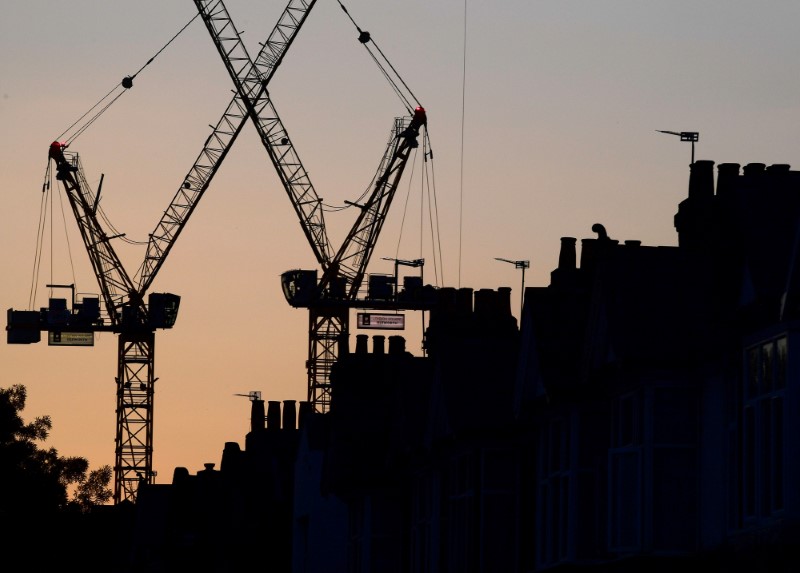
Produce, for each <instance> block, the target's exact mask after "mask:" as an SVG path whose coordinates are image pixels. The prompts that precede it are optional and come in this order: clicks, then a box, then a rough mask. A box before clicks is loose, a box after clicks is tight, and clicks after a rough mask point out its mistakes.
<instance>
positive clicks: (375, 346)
mask: <svg viewBox="0 0 800 573" xmlns="http://www.w3.org/2000/svg"><path fill="white" fill-rule="evenodd" d="M385 340H386V337H385V336H383V335H382V334H376V335H375V336H373V337H372V353H373V354H385V349H384V342H385Z"/></svg>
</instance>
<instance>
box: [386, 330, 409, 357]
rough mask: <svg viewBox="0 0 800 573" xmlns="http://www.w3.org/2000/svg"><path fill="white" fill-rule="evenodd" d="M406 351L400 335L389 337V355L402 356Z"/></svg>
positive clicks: (403, 339) (403, 340)
mask: <svg viewBox="0 0 800 573" xmlns="http://www.w3.org/2000/svg"><path fill="white" fill-rule="evenodd" d="M405 351H406V339H405V338H403V337H402V336H400V335H397V336H390V337H389V354H391V355H392V356H402V355H403V354H405Z"/></svg>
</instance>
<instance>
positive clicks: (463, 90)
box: [458, 0, 467, 287]
mask: <svg viewBox="0 0 800 573" xmlns="http://www.w3.org/2000/svg"><path fill="white" fill-rule="evenodd" d="M461 60H462V68H461V158H460V167H459V171H460V172H459V183H458V186H459V198H458V286H459V287H461V252H462V245H463V229H464V123H465V119H464V118H465V115H466V113H465V110H466V93H467V0H464V45H463V48H462V57H461Z"/></svg>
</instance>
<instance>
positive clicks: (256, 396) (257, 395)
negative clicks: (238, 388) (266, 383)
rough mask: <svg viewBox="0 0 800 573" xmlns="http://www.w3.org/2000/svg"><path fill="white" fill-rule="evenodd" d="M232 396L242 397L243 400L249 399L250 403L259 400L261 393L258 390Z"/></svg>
mask: <svg viewBox="0 0 800 573" xmlns="http://www.w3.org/2000/svg"><path fill="white" fill-rule="evenodd" d="M234 396H244V397H245V398H250V401H251V402H252V401H253V400H261V392H259V391H258V390H251V391H250V392H248V393H247V394H234Z"/></svg>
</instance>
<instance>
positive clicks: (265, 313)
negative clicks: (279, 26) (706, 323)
mask: <svg viewBox="0 0 800 573" xmlns="http://www.w3.org/2000/svg"><path fill="white" fill-rule="evenodd" d="M226 5H227V7H228V9H229V11H230V13H231V15H232V17H233V19H234V21H235V22H236V24H237V26H238V27H239V29H240V30H244V36H243V39H244V41H245V43H246V45H247V46H248V48H249V49H250V52H251V53H255V52H256V51H257V50H258V45H257V44H258V42H259V41H261V40H263V39H264V38H266V36H267V35H268V33H269V31H270V30H271V29H272V27H273V25H274V23H275V22H276V21H277V18H278V16H279V14H280V12H281V11H282V10H283V8H284V6H285V4H284V2H283V1H282V0H276V1H272V0H270V1H260V2H256V1H254V0H228V1H227V2H226ZM345 5H346V6H347V7H348V9H349V11H350V13H351V15H352V16H353V17H354V18H355V19H356V21H357V22H358V24H359V25H360V26H361V28H363V29H365V30H368V31H370V32H371V34H372V36H373V38H374V39H375V40H376V42H377V44H378V45H379V46H380V48H381V49H382V50H383V52H384V53H385V54H387V56H388V57H389V58H390V60H391V61H392V64H393V65H394V66H395V68H396V69H397V70H398V71H399V72H400V73H401V75H402V76H403V78H404V79H405V81H406V83H407V84H408V85H409V86H410V87H411V89H412V90H413V91H414V93H415V94H416V95H417V97H419V99H420V100H421V102H422V104H423V105H424V106H425V107H426V109H427V110H428V116H429V129H430V136H431V141H432V145H433V151H434V173H435V183H436V200H437V206H438V216H439V217H438V220H439V227H438V232H439V235H440V237H441V251H442V260H441V264H439V265H434V258H433V253H432V251H431V250H430V247H431V241H430V238H429V234H430V229H429V228H427V227H422V231H421V230H420V229H421V227H420V220H421V219H422V220H423V221H425V222H427V221H428V216H427V214H426V213H421V211H422V210H421V208H420V194H421V187H420V184H419V182H418V180H413V179H412V180H411V184H410V185H409V184H408V183H409V178H408V177H406V178H405V179H404V184H401V190H400V191H399V194H398V198H397V199H396V200H395V203H394V204H393V210H392V212H391V213H390V216H389V220H388V221H387V224H386V226H385V228H384V232H383V234H382V236H381V240H380V242H379V244H378V247H377V248H376V250H375V253H374V256H373V262H372V265H371V268H370V270H371V271H372V272H379V273H391V272H392V270H393V268H392V263H390V262H387V261H383V260H382V257H399V258H403V259H412V258H418V257H424V258H425V259H426V266H425V277H426V279H428V280H427V281H426V282H437V283H438V285H439V286H442V285H444V286H464V287H472V288H475V289H478V288H497V287H499V286H510V287H512V289H513V291H512V302H513V312H514V314H515V315H518V312H519V310H518V300H519V298H518V297H519V288H520V278H521V277H520V273H519V271H518V270H515V269H514V267H513V266H512V265H509V264H506V263H502V262H498V261H495V260H494V258H495V257H503V258H508V259H515V260H516V259H527V260H530V264H531V268H530V270H529V271H528V272H527V274H526V285H530V286H533V285H537V286H544V285H546V284H548V281H549V273H550V271H551V270H552V269H553V268H554V267H555V266H556V263H557V259H558V249H559V239H560V237H562V236H572V237H577V238H578V239H581V238H587V237H593V236H595V235H594V234H593V233H592V232H591V226H592V224H593V223H597V222H599V223H603V224H604V225H605V226H606V229H607V230H608V233H609V235H610V236H611V237H612V238H614V239H619V240H627V239H638V240H641V241H642V243H643V244H645V245H675V244H676V243H677V236H676V234H675V230H674V227H673V216H674V214H675V212H676V210H677V205H678V203H679V202H680V201H681V200H682V199H683V198H684V197H685V196H686V191H687V182H688V173H689V170H688V165H689V162H690V154H691V146H690V145H689V144H687V143H681V142H680V141H679V139H678V138H677V137H674V136H671V135H665V134H660V133H657V132H656V130H659V129H663V130H673V131H698V132H700V140H699V142H698V143H697V147H696V157H697V158H698V159H711V160H714V161H716V162H718V163H722V162H736V163H741V164H746V163H751V162H762V163H767V164H771V163H788V164H793V163H799V162H800V161H798V157H800V137H798V132H797V120H798V117H799V116H800V113H798V112H800V109H798V108H799V106H798V102H799V101H800V85H799V84H800V79H798V78H800V75H798V73H797V70H796V66H797V64H796V60H797V54H798V53H799V52H800V50H798V48H800V39H798V36H797V33H796V26H797V22H798V21H800V3H797V2H796V1H789V0H786V1H771V2H768V3H757V2H745V1H734V0H724V1H723V0H693V1H685V0H670V1H669V2H667V1H660V2H656V1H646V0H627V1H623V0H619V1H610V0H609V1H602V0H558V1H557V0H543V1H537V0H491V1H489V0H482V1H478V0H467V2H466V10H465V1H464V0H425V1H423V0H348V1H347V2H345ZM194 13H195V7H194V4H193V3H192V2H190V1H188V0H183V1H178V0H170V1H169V2H164V1H163V0H138V1H137V2H120V1H108V0H104V1H100V0H91V1H90V0H73V1H71V2H59V1H54V0H47V1H45V0H28V1H26V2H11V3H8V5H7V6H4V9H3V18H2V20H0V58H1V59H0V120H2V126H3V128H2V135H3V137H2V138H0V193H2V197H3V215H4V217H3V224H2V225H0V240H2V246H3V248H2V251H1V253H2V261H1V262H0V263H1V264H2V269H3V272H2V273H1V274H0V298H1V299H2V303H3V304H4V305H5V308H14V309H17V310H23V309H25V308H27V306H28V300H29V295H30V292H31V289H32V276H33V261H34V253H35V246H36V232H37V223H38V218H39V209H40V202H41V197H42V194H41V185H42V180H43V177H44V171H45V167H46V161H47V147H48V145H49V143H50V142H51V141H52V140H53V139H54V138H55V137H56V136H58V135H59V134H60V133H61V132H62V131H63V130H64V129H66V128H67V127H68V126H69V125H70V124H71V123H72V122H73V121H75V120H76V119H77V118H78V117H79V116H80V115H81V114H83V113H84V112H85V111H86V110H87V109H89V108H90V107H91V106H92V105H93V104H94V103H95V102H96V101H97V100H98V99H100V97H102V96H103V95H104V94H105V93H106V92H108V91H109V90H110V89H111V88H112V87H113V86H114V85H116V84H117V83H118V82H119V81H120V80H121V79H122V77H124V76H126V75H129V74H133V73H134V72H136V71H137V70H138V69H139V68H141V67H142V66H143V65H144V63H145V62H146V61H147V60H148V59H149V58H150V57H151V56H153V55H154V54H155V53H156V52H157V51H158V50H159V49H160V48H161V47H162V46H163V45H164V44H165V43H166V42H167V41H168V40H169V39H170V38H171V37H172V36H173V35H174V34H175V33H176V32H177V31H178V30H179V29H180V28H181V27H182V26H183V25H184V24H185V23H186V22H188V21H189V19H190V18H191V17H192V16H193V15H194ZM465 16H466V52H465V51H464V44H465V35H464V32H465ZM356 36H357V33H356V31H355V30H354V28H353V26H352V24H351V23H350V21H349V20H347V18H346V17H345V15H344V14H343V13H342V11H341V10H340V9H339V7H338V4H337V3H336V2H335V1H334V0H318V2H317V5H316V6H315V8H314V10H313V11H312V13H311V15H310V16H309V19H308V21H307V23H306V25H305V27H304V29H303V30H301V32H300V34H299V36H298V38H297V41H296V42H295V44H294V45H293V46H292V47H291V49H290V51H289V53H288V55H287V57H286V59H285V61H284V63H283V65H282V67H281V68H280V69H279V70H278V72H277V73H276V75H275V77H274V78H273V80H272V82H271V84H270V91H271V94H272V97H273V101H274V102H275V106H276V108H277V109H278V111H279V112H280V114H281V117H282V119H283V122H284V124H285V125H286V127H287V130H288V131H289V133H290V134H291V135H292V140H293V142H294V143H295V146H296V148H297V150H298V152H299V155H300V157H301V158H302V159H303V162H304V164H305V166H306V169H307V170H308V171H309V173H310V175H311V179H312V181H313V182H314V185H315V188H316V189H317V191H318V193H319V195H320V196H321V197H323V199H324V200H325V202H326V203H330V204H342V203H343V201H344V200H345V199H350V200H354V199H355V198H356V197H358V195H360V193H361V190H362V189H363V188H364V187H365V186H366V185H367V184H368V183H369V180H370V178H371V175H372V173H373V172H374V170H375V169H376V167H377V165H378V161H379V159H380V156H381V153H382V152H383V148H384V145H385V141H386V138H387V136H388V133H389V128H390V127H391V124H392V118H393V117H394V116H395V115H402V113H403V109H402V107H401V106H400V104H399V100H397V98H396V97H395V96H394V94H393V93H392V92H391V90H390V89H389V87H388V84H387V83H386V82H385V81H384V80H383V78H382V76H381V75H380V73H379V72H378V70H377V68H376V67H375V66H374V64H373V63H372V61H371V60H370V59H369V58H368V56H367V54H366V52H365V51H364V49H363V47H362V46H361V45H360V44H358V42H357V41H356ZM464 70H465V71H466V74H465V75H464ZM462 86H464V89H463V91H462ZM231 89H232V84H231V82H230V79H229V78H228V76H227V73H226V72H225V70H224V67H223V65H222V62H221V60H220V58H219V56H218V55H217V53H216V50H215V49H214V47H213V44H212V42H211V40H210V38H209V36H208V34H207V32H206V30H205V28H204V27H203V26H202V23H201V22H200V21H199V19H198V20H196V21H195V22H194V23H193V24H192V25H191V26H190V27H189V28H188V29H187V30H186V32H184V33H183V34H182V35H181V36H180V37H179V38H178V39H176V40H175V42H174V43H173V44H171V45H170V46H169V48H167V49H166V50H165V51H164V52H163V53H161V54H160V55H159V56H158V57H157V58H156V59H155V60H154V61H153V63H152V64H150V65H149V66H148V67H146V68H145V69H144V70H143V71H142V72H141V73H140V74H139V76H137V78H136V80H135V83H134V87H133V88H132V89H131V90H130V91H129V92H127V93H126V94H125V95H124V96H123V97H122V98H120V100H119V101H118V102H117V103H116V104H115V105H114V106H113V107H112V108H111V109H110V110H109V111H108V112H106V114H104V115H103V117H102V118H101V119H100V120H99V121H98V122H96V124H95V125H93V126H92V127H91V128H90V129H89V130H88V131H86V133H84V134H83V135H82V136H81V137H80V138H78V140H77V141H76V142H75V143H74V144H73V146H72V150H73V151H77V152H79V153H80V155H81V157H82V160H83V164H84V167H85V169H86V172H87V176H88V178H89V181H90V182H92V183H93V184H94V185H96V183H97V182H98V181H99V179H100V175H101V174H104V176H105V181H104V185H103V202H102V205H103V208H104V210H105V212H106V213H107V214H108V215H109V216H110V218H111V219H112V221H113V222H114V225H115V226H116V227H117V228H118V229H120V230H121V231H123V232H125V233H126V234H127V236H128V237H130V238H133V239H138V240H145V239H146V237H147V233H149V232H151V231H152V230H153V227H154V226H155V224H156V222H157V221H158V219H159V218H160V216H161V214H162V212H163V210H164V209H165V208H166V207H167V205H168V204H169V202H170V200H171V199H172V197H173V195H174V193H175V191H176V190H177V188H178V186H179V185H180V183H181V182H182V180H183V177H184V176H185V174H186V172H187V171H188V169H189V168H190V167H191V165H192V164H193V162H194V160H195V158H196V157H197V154H198V153H199V151H200V149H201V148H202V144H203V142H204V140H205V138H206V137H207V135H208V133H209V132H210V129H209V127H208V125H209V124H213V123H215V122H216V121H217V119H218V118H219V116H220V114H221V113H222V111H223V110H224V109H225V106H226V105H227V103H228V102H229V101H230V98H231ZM462 101H463V102H464V105H463V107H462ZM462 111H463V124H462ZM462 125H463V131H462ZM462 133H463V145H462ZM406 196H408V199H407V204H408V207H407V209H406V207H405V205H406ZM64 208H65V209H67V206H66V202H65V203H64ZM404 212H405V222H404V223H403V224H402V229H403V233H402V234H401V233H400V229H401V221H402V219H403V213H404ZM61 217H62V215H61V211H60V207H58V205H57V206H56V217H55V222H54V225H53V227H54V232H53V234H52V237H53V241H52V242H53V245H54V247H53V250H52V253H53V257H52V258H53V265H52V267H53V272H52V275H51V274H50V270H49V260H50V257H49V254H48V255H47V261H48V262H47V263H46V267H47V268H46V269H45V268H43V270H42V271H41V273H40V281H39V284H38V286H37V292H38V298H37V300H36V301H35V304H34V308H38V307H40V306H44V305H46V299H47V296H48V292H47V289H45V288H44V284H46V283H48V282H55V283H71V282H73V280H74V281H76V283H77V285H78V290H79V291H80V292H88V293H96V292H98V289H97V284H96V281H95V279H94V277H93V275H92V273H91V269H90V267H89V263H88V259H87V256H86V253H85V250H84V248H83V245H82V243H81V241H80V238H79V237H78V235H77V231H76V227H75V222H74V220H73V219H72V216H71V214H70V213H69V212H68V211H64V215H63V217H64V219H63V220H62V218H61ZM352 217H353V213H351V212H350V211H344V212H342V213H340V214H330V215H328V217H327V221H328V225H329V228H330V232H329V234H330V235H331V237H332V239H333V241H334V243H335V244H338V243H339V242H340V241H341V240H342V238H343V232H344V231H343V229H344V228H346V227H347V226H349V224H350V223H351V222H352ZM65 228H66V231H65ZM66 237H68V238H69V245H70V249H69V250H67V248H66V243H67V239H66ZM420 237H422V240H421V239H420ZM47 243H48V252H49V244H50V237H49V236H48V237H47ZM118 249H119V253H120V255H121V256H122V258H123V261H124V262H126V263H127V264H126V267H127V268H128V269H129V270H130V271H133V270H134V269H135V268H137V267H138V265H139V263H140V262H141V259H142V257H143V256H144V252H143V251H142V250H141V249H138V250H137V249H133V250H131V251H130V252H129V251H127V250H126V249H125V248H124V245H122V244H120V246H119V247H118ZM70 252H71V259H72V265H70V262H69V261H70ZM127 261H130V262H129V263H128V262H127ZM314 266H315V264H314V259H313V256H312V253H311V250H310V248H309V246H308V245H307V243H306V240H305V238H304V237H303V234H302V232H301V230H300V227H299V224H298V222H297V220H296V218H295V215H294V211H293V210H292V208H291V205H290V203H289V200H288V198H287V196H286V194H285V192H284V191H283V189H282V188H281V186H280V184H279V182H278V179H277V177H276V175H275V173H274V169H273V168H272V165H271V164H270V162H269V160H268V158H267V155H266V153H265V151H264V150H263V148H262V147H261V145H260V143H259V141H258V139H257V137H256V135H255V130H254V129H252V126H247V127H246V128H245V130H244V132H243V134H242V135H241V136H240V138H239V140H238V141H237V142H236V143H235V145H234V148H233V149H232V151H231V153H230V155H229V156H228V158H227V159H226V161H225V164H224V165H223V166H222V168H221V169H220V171H219V173H218V174H217V176H216V178H215V179H214V181H213V182H212V185H211V187H210V189H209V191H208V193H207V194H206V195H205V196H204V197H203V199H202V201H201V202H200V205H199V206H198V208H197V210H196V212H195V214H194V215H193V217H192V219H191V220H190V222H189V223H188V225H187V227H186V229H185V231H184V232H183V234H182V235H181V236H180V238H179V239H178V242H177V243H176V246H175V248H174V249H173V251H172V253H171V255H170V257H169V258H168V260H167V261H166V263H165V265H164V268H163V269H162V271H161V272H160V274H159V275H158V278H157V279H156V281H155V284H154V286H153V288H152V289H151V292H153V291H158V292H161V291H167V292H175V293H177V294H180V295H181V297H182V301H181V310H180V315H179V317H178V321H177V324H176V326H175V328H174V329H173V330H171V331H159V332H158V333H157V335H156V364H155V373H156V376H157V377H158V378H159V380H158V382H157V384H156V397H155V454H154V465H155V468H156V470H157V471H158V477H157V482H159V483H165V482H169V481H170V480H171V476H172V471H173V469H174V468H175V467H177V466H184V467H187V468H189V470H190V471H192V472H195V471H197V470H200V469H202V467H203V463H205V462H213V463H217V464H218V463H219V460H220V455H221V451H222V448H223V446H224V443H225V442H226V441H238V442H239V443H240V444H243V440H244V435H245V433H246V432H247V430H248V425H249V420H248V416H249V404H248V402H247V399H246V398H243V397H237V396H234V394H236V393H245V394H246V393H247V392H249V391H252V390H258V391H261V392H262V397H263V398H264V399H266V400H287V399H295V400H303V399H305V397H306V373H305V369H304V362H305V359H306V349H307V336H308V333H307V328H308V325H307V318H308V317H307V313H306V311H304V310H300V309H292V308H290V307H289V306H288V305H287V304H286V303H285V301H284V298H283V296H282V294H281V292H280V284H279V276H280V273H281V272H283V271H285V270H288V269H293V268H314ZM72 267H74V269H75V270H74V275H73V270H72ZM73 277H74V278H73ZM410 322H412V321H410ZM417 324H418V323H417ZM419 330H420V328H419V326H417V327H416V328H412V329H411V330H409V331H408V332H407V337H408V339H409V343H408V350H410V351H412V352H413V353H415V354H419V353H420V348H419ZM355 334H357V332H356V330H355V327H354V325H353V331H352V333H351V337H354V336H355ZM0 364H2V377H1V378H0V386H2V387H7V386H10V385H11V384H15V383H20V384H24V385H25V386H26V387H27V388H28V405H27V408H26V410H25V412H24V413H23V414H24V417H25V418H26V419H29V420H30V419H33V417H35V416H38V415H44V414H49V415H51V416H52V418H53V424H54V428H53V432H52V435H51V438H50V439H49V440H48V442H47V444H48V445H50V446H53V447H55V448H57V449H58V450H59V452H60V453H61V454H62V455H80V456H85V457H87V458H88V459H89V461H90V463H91V465H92V466H93V467H96V466H99V465H101V464H113V461H114V432H115V417H114V407H115V402H114V390H115V388H114V375H115V373H116V337H115V336H114V335H112V334H103V335H98V339H97V343H96V345H95V346H94V347H93V348H56V347H48V346H47V344H46V342H43V343H40V344H38V345H31V346H24V345H7V344H1V345H0Z"/></svg>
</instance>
